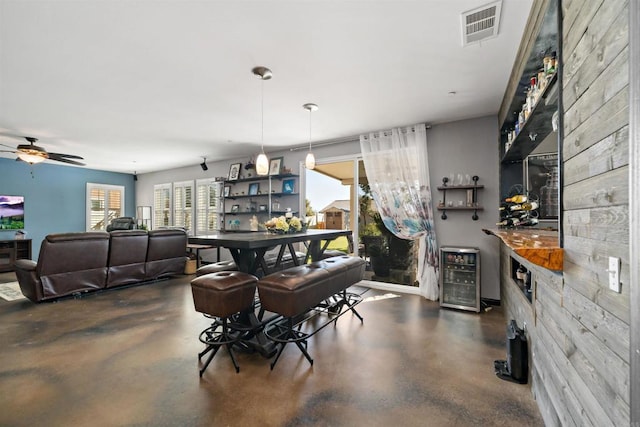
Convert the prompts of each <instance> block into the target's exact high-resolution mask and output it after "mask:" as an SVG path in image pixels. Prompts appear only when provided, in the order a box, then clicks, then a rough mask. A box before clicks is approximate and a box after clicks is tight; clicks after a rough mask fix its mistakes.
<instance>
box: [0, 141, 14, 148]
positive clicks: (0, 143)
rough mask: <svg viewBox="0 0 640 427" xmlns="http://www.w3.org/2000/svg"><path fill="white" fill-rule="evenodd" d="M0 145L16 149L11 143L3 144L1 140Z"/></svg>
mask: <svg viewBox="0 0 640 427" xmlns="http://www.w3.org/2000/svg"><path fill="white" fill-rule="evenodd" d="M0 145H2V146H4V147H7V148H11V149H14V150H15V149H16V147H14V146H12V145H7V144H3V143H2V142H0Z"/></svg>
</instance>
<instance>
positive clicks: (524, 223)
mask: <svg viewBox="0 0 640 427" xmlns="http://www.w3.org/2000/svg"><path fill="white" fill-rule="evenodd" d="M536 224H538V218H531V217H525V218H515V217H510V218H505V219H503V220H502V221H500V222H497V223H496V225H498V226H500V227H530V226H532V225H536Z"/></svg>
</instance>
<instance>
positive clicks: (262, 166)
mask: <svg viewBox="0 0 640 427" xmlns="http://www.w3.org/2000/svg"><path fill="white" fill-rule="evenodd" d="M256 173H257V174H258V175H268V174H269V159H268V158H267V155H266V154H264V153H260V154H259V155H258V158H257V159H256Z"/></svg>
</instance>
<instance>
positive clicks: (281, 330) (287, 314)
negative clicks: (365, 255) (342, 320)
mask: <svg viewBox="0 0 640 427" xmlns="http://www.w3.org/2000/svg"><path fill="white" fill-rule="evenodd" d="M364 268H365V262H364V260H362V259H361V258H356V257H350V256H340V257H334V258H328V259H326V260H321V261H316V262H313V263H311V264H305V265H300V266H297V267H292V268H288V269H286V270H283V271H279V272H277V273H273V274H270V275H268V276H265V277H263V278H262V279H260V280H259V281H258V285H257V286H258V294H259V296H260V303H261V306H262V309H264V310H266V311H270V312H273V313H276V314H280V315H282V316H283V317H284V318H285V321H284V323H283V324H280V325H276V326H275V327H273V328H272V329H271V330H265V334H267V336H269V338H271V339H272V340H274V341H276V342H278V343H279V344H280V348H279V350H278V353H277V355H276V358H275V360H274V361H273V362H272V363H271V369H273V367H274V366H275V364H276V362H277V361H278V358H279V357H280V355H281V354H282V351H283V350H284V347H285V346H286V344H287V343H289V342H294V343H295V344H296V345H297V346H298V348H299V349H300V351H302V353H303V354H304V356H305V357H306V358H307V360H308V361H309V363H310V364H311V365H313V359H311V356H309V353H308V352H307V351H306V340H307V338H308V337H309V336H311V335H313V334H315V333H316V332H318V331H319V330H320V329H322V328H323V327H325V326H326V325H328V324H329V323H331V322H335V321H337V319H338V317H339V316H340V315H341V314H343V313H342V312H341V308H342V306H344V305H346V306H347V307H349V310H351V311H352V312H353V313H354V314H355V315H356V316H357V317H358V318H359V319H360V321H363V319H362V316H360V314H359V313H358V312H357V311H356V310H355V308H354V307H355V305H356V304H358V303H359V302H360V298H359V295H355V294H347V292H346V290H347V288H348V287H349V286H351V285H353V284H355V283H358V282H359V281H360V280H362V277H363V276H364ZM330 298H337V301H336V303H337V306H338V307H339V309H338V310H328V311H329V312H330V313H333V314H335V316H334V317H332V318H330V319H329V320H328V321H327V322H325V323H323V324H322V325H320V326H319V327H318V328H316V329H315V330H314V331H313V332H311V333H305V332H301V331H300V330H299V329H298V330H296V329H294V327H295V326H296V324H299V323H300V319H299V318H300V316H302V315H304V314H305V313H306V312H308V311H310V310H312V309H314V308H316V307H319V306H321V307H323V308H328V306H329V305H330V304H329V303H328V302H327V300H328V299H330Z"/></svg>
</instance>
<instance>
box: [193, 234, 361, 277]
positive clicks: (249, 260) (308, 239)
mask: <svg viewBox="0 0 640 427" xmlns="http://www.w3.org/2000/svg"><path fill="white" fill-rule="evenodd" d="M341 236H345V237H347V239H348V240H349V243H350V244H351V242H352V232H351V230H327V229H306V230H302V231H299V232H296V233H284V234H279V233H273V232H271V231H220V232H218V233H214V234H208V235H200V236H192V237H189V244H195V245H211V246H216V247H222V248H226V249H228V250H229V252H231V256H232V257H233V260H234V261H235V263H236V265H237V267H238V270H239V271H243V272H245V273H250V274H256V272H257V271H258V269H261V270H262V273H263V274H269V273H270V272H273V271H277V270H279V269H280V266H281V264H282V260H283V257H284V256H285V254H286V252H287V251H288V252H289V253H290V254H291V260H292V261H293V263H294V264H295V265H299V263H300V261H299V260H298V257H297V256H296V250H295V246H294V245H295V244H297V243H303V244H304V246H305V248H306V257H305V261H308V260H311V261H318V260H320V259H322V254H323V253H324V251H325V250H326V249H327V247H328V246H329V244H330V243H331V242H332V241H333V240H335V239H337V238H338V237H341ZM274 249H277V250H278V254H277V257H276V260H275V264H272V265H271V266H269V265H268V264H267V261H266V260H265V254H266V253H267V251H270V250H274Z"/></svg>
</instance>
